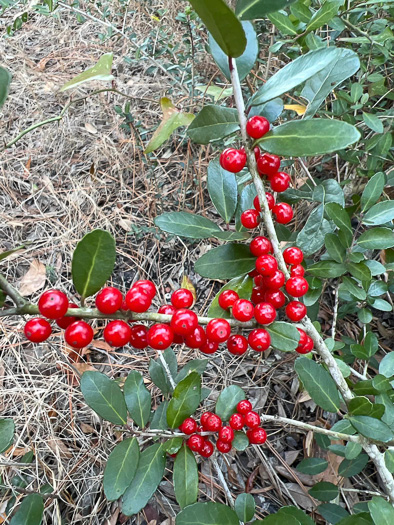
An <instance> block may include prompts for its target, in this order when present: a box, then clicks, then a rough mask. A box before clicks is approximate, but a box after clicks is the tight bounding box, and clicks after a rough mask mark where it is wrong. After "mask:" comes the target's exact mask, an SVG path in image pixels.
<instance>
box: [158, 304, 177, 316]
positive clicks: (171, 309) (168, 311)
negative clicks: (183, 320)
mask: <svg viewBox="0 0 394 525" xmlns="http://www.w3.org/2000/svg"><path fill="white" fill-rule="evenodd" d="M175 312H176V308H175V306H172V304H163V305H161V306H160V308H159V309H158V311H157V313H159V314H165V315H174V313H175Z"/></svg>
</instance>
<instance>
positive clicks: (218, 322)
mask: <svg viewBox="0 0 394 525" xmlns="http://www.w3.org/2000/svg"><path fill="white" fill-rule="evenodd" d="M233 312H234V308H233ZM206 334H207V337H208V339H209V340H210V341H214V342H215V343H224V341H227V339H228V338H229V337H230V334H231V327H230V325H229V324H228V321H226V319H211V320H210V321H209V323H208V324H207V329H206Z"/></svg>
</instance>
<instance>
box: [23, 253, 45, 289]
mask: <svg viewBox="0 0 394 525" xmlns="http://www.w3.org/2000/svg"><path fill="white" fill-rule="evenodd" d="M45 282H46V268H45V265H44V264H42V263H40V261H38V260H37V259H33V261H32V263H31V265H30V268H29V271H28V272H27V273H26V274H25V275H24V276H23V277H22V279H21V281H20V285H19V293H20V294H21V295H22V296H23V297H27V296H28V295H31V294H33V293H35V292H37V291H38V290H41V288H44V286H45Z"/></svg>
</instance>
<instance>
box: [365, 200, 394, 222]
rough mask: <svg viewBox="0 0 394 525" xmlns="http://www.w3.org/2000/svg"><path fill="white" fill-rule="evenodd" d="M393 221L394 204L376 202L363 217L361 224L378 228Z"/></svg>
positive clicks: (391, 202)
mask: <svg viewBox="0 0 394 525" xmlns="http://www.w3.org/2000/svg"><path fill="white" fill-rule="evenodd" d="M393 219H394V202H393V201H382V202H378V203H377V204H375V205H374V206H372V208H370V209H369V210H368V211H367V213H366V214H365V215H364V218H363V220H362V222H363V223H364V224H367V225H368V226H379V225H380V224H386V223H387V222H391V221H392V220H393Z"/></svg>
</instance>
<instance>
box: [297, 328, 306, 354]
mask: <svg viewBox="0 0 394 525" xmlns="http://www.w3.org/2000/svg"><path fill="white" fill-rule="evenodd" d="M297 330H298V333H299V334H300V340H299V341H298V346H297V348H296V352H299V353H300V350H301V352H302V349H303V348H304V345H305V343H306V341H307V337H308V336H307V335H306V333H305V332H304V330H302V329H301V328H297Z"/></svg>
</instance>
